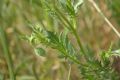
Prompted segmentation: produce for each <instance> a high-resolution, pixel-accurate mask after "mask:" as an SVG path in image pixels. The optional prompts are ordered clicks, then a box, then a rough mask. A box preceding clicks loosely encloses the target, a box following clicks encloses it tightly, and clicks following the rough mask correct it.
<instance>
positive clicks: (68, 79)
mask: <svg viewBox="0 0 120 80" xmlns="http://www.w3.org/2000/svg"><path fill="white" fill-rule="evenodd" d="M70 74H71V64H69V72H68V78H67V80H70Z"/></svg>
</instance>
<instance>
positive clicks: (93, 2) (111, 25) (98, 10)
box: [89, 0, 120, 38]
mask: <svg viewBox="0 0 120 80" xmlns="http://www.w3.org/2000/svg"><path fill="white" fill-rule="evenodd" d="M89 2H91V3H92V5H93V6H94V8H95V9H96V10H97V12H98V13H99V14H100V15H101V16H102V17H103V19H104V20H105V22H106V23H107V24H108V25H109V26H110V27H111V28H112V29H113V31H114V32H115V33H116V35H117V36H118V37H119V38H120V33H119V32H118V30H117V29H116V28H115V27H114V26H113V24H112V23H111V22H110V21H109V20H108V18H107V17H106V16H105V15H104V14H103V13H102V11H101V10H100V8H99V7H98V5H97V4H96V3H95V1H93V0H89Z"/></svg>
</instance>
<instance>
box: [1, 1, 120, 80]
mask: <svg viewBox="0 0 120 80" xmlns="http://www.w3.org/2000/svg"><path fill="white" fill-rule="evenodd" d="M95 1H96V3H97V4H98V5H99V7H100V9H101V10H102V12H103V13H104V14H105V15H106V17H107V18H108V19H109V20H110V21H111V23H112V24H113V25H114V26H116V28H117V30H119V29H120V28H119V26H120V9H119V8H120V2H119V0H114V1H113V0H95ZM53 2H54V0H53ZM41 6H42V4H41V2H40V0H0V27H1V28H0V29H1V30H0V31H1V32H3V33H4V34H2V33H1V34H0V35H1V36H0V38H1V39H0V42H1V43H0V80H9V71H8V63H7V59H6V57H7V56H6V53H7V54H9V57H10V59H11V62H12V64H13V65H11V67H13V70H14V72H13V73H15V76H16V77H17V79H16V80H66V76H67V75H68V69H69V68H68V67H69V65H67V64H66V62H65V61H64V60H60V59H59V58H58V57H57V54H56V52H55V51H54V50H51V49H48V50H47V52H48V53H49V54H47V56H46V57H38V56H36V55H35V54H34V51H33V48H32V46H31V45H30V44H29V43H27V41H25V40H22V37H21V36H22V35H29V34H30V33H31V29H30V28H29V27H28V26H29V22H30V23H32V24H42V23H44V24H45V25H47V26H48V27H47V29H49V30H51V31H54V30H55V31H60V29H62V27H61V25H60V24H59V23H58V22H57V21H56V20H54V19H53V18H51V17H49V16H47V13H46V12H45V10H44V9H42V8H41ZM77 19H78V21H79V25H78V28H79V29H78V30H79V31H78V32H79V35H80V36H81V38H82V42H83V43H84V45H85V46H88V47H90V49H91V50H92V51H94V52H95V53H96V56H97V54H98V53H99V52H100V51H101V50H107V49H108V48H109V46H110V45H111V42H112V43H113V44H114V47H113V48H114V49H119V47H120V42H119V39H118V38H117V36H116V35H115V33H114V32H113V31H112V29H111V28H109V26H108V25H107V23H106V22H105V21H104V20H103V18H101V16H100V15H99V14H98V13H97V11H96V10H95V9H94V7H93V6H92V5H91V4H90V3H89V2H88V1H87V0H85V1H84V4H83V5H82V6H81V7H80V8H79V12H78V14H77ZM53 25H54V26H53ZM2 39H3V40H2ZM4 40H5V41H6V42H5V41H4ZM3 42H5V44H3ZM4 45H6V46H4ZM4 49H5V50H4ZM6 50H7V52H6ZM8 61H9V60H8ZM79 76H80V75H79V71H78V69H77V67H76V66H75V65H72V73H71V80H81V79H80V77H79Z"/></svg>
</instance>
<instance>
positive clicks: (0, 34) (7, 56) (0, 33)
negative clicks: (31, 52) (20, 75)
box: [0, 27, 16, 80]
mask: <svg viewBox="0 0 120 80" xmlns="http://www.w3.org/2000/svg"><path fill="white" fill-rule="evenodd" d="M0 40H1V44H2V46H3V52H4V55H5V59H6V61H7V64H8V70H9V75H10V80H16V79H15V75H14V68H13V62H12V58H11V55H10V52H9V49H8V43H7V38H6V34H5V32H4V30H3V28H2V27H0Z"/></svg>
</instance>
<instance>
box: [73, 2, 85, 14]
mask: <svg viewBox="0 0 120 80" xmlns="http://www.w3.org/2000/svg"><path fill="white" fill-rule="evenodd" d="M82 4H83V0H79V1H78V2H77V4H76V5H75V6H74V10H75V13H77V12H78V8H79V6H81V5H82Z"/></svg>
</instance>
